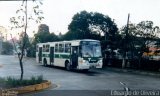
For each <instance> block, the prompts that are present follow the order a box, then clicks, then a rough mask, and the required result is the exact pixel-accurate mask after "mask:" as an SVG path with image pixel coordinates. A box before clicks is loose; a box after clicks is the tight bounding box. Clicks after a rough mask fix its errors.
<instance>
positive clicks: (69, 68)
mask: <svg viewBox="0 0 160 96" xmlns="http://www.w3.org/2000/svg"><path fill="white" fill-rule="evenodd" d="M65 68H66V70H68V71H70V70H71V65H70V63H69V61H66V62H65Z"/></svg>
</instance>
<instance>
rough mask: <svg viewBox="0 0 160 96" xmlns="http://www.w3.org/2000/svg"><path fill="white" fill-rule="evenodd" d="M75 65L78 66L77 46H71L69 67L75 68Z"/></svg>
mask: <svg viewBox="0 0 160 96" xmlns="http://www.w3.org/2000/svg"><path fill="white" fill-rule="evenodd" d="M77 66H78V46H72V51H71V67H72V68H77Z"/></svg>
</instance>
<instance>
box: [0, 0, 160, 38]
mask: <svg viewBox="0 0 160 96" xmlns="http://www.w3.org/2000/svg"><path fill="white" fill-rule="evenodd" d="M42 2H43V5H42V6H41V7H40V9H42V10H43V12H44V14H43V16H44V17H45V19H44V20H43V21H42V23H43V24H46V25H48V26H49V29H50V32H54V33H55V34H59V33H60V32H61V33H63V34H64V33H66V32H67V31H68V25H69V24H70V23H71V21H72V17H73V16H74V15H75V14H76V13H78V12H80V11H83V10H86V11H88V12H99V13H102V14H104V15H108V16H109V17H110V18H112V19H114V21H115V23H116V24H117V26H118V28H121V27H122V26H124V25H126V23H127V15H128V13H130V22H132V23H136V24H137V23H139V22H140V21H144V20H151V21H153V22H154V25H157V26H160V12H159V11H160V6H159V4H160V0H42ZM20 5H21V1H0V13H1V14H0V26H4V27H5V28H7V29H8V26H10V23H9V19H10V17H13V16H15V15H16V14H15V12H16V10H17V9H18V8H19V6H20ZM28 28H29V30H28V34H29V36H33V31H36V32H37V29H38V25H37V24H34V23H30V24H29V26H28ZM8 31H9V32H11V33H12V34H13V35H16V34H17V32H13V31H10V30H8Z"/></svg>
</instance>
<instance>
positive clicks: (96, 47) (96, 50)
mask: <svg viewBox="0 0 160 96" xmlns="http://www.w3.org/2000/svg"><path fill="white" fill-rule="evenodd" d="M81 52H82V57H101V56H102V54H101V46H100V43H99V42H94V41H83V42H82V48H81Z"/></svg>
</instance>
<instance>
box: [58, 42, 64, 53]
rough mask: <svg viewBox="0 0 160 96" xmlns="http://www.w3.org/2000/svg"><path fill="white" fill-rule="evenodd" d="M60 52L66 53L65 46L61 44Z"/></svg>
mask: <svg viewBox="0 0 160 96" xmlns="http://www.w3.org/2000/svg"><path fill="white" fill-rule="evenodd" d="M59 52H61V53H62V52H64V44H59Z"/></svg>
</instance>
